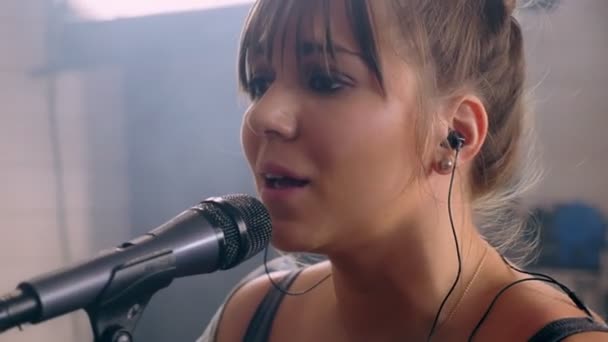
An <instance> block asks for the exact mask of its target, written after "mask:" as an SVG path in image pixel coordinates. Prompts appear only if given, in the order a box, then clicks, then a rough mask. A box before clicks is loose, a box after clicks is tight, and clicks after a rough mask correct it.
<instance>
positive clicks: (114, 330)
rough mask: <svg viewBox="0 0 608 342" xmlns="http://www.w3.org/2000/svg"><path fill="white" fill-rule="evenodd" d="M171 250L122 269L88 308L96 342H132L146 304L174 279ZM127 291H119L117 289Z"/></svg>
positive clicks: (173, 258) (139, 260)
mask: <svg viewBox="0 0 608 342" xmlns="http://www.w3.org/2000/svg"><path fill="white" fill-rule="evenodd" d="M175 271H176V267H175V256H174V254H173V252H172V251H170V250H168V251H164V252H159V253H154V254H151V255H148V256H146V257H143V258H139V259H135V260H132V261H130V262H128V263H126V264H124V265H121V266H119V267H118V268H117V269H116V270H115V271H114V273H113V276H112V278H111V279H110V281H109V282H108V283H107V285H106V287H105V288H104V290H103V291H102V293H101V295H100V296H99V297H98V298H97V299H96V300H95V302H94V303H93V304H92V305H90V306H89V307H87V308H85V311H86V312H87V315H88V316H89V321H90V323H91V327H92V328H93V341H94V342H133V332H134V330H135V327H136V325H137V323H138V322H139V319H140V318H141V316H142V313H143V311H144V309H145V308H146V305H147V304H148V302H149V301H150V299H151V298H152V296H153V295H154V294H155V293H156V292H158V291H159V290H161V289H163V288H165V287H167V286H169V285H170V284H171V282H172V281H173V278H174V277H175ZM117 287H118V288H124V290H122V291H120V292H116V291H115V290H114V289H115V288H117Z"/></svg>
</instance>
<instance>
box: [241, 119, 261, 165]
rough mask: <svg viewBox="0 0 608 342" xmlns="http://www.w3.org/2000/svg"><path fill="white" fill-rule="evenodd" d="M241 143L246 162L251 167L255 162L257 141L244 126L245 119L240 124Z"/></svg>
mask: <svg viewBox="0 0 608 342" xmlns="http://www.w3.org/2000/svg"><path fill="white" fill-rule="evenodd" d="M241 145H242V147H243V152H244V153H245V157H246V158H247V162H248V163H249V165H250V166H251V167H253V166H254V164H255V159H256V156H257V150H258V146H259V143H258V139H257V138H256V136H255V134H254V133H253V132H252V131H251V129H249V128H248V127H247V126H246V124H245V121H243V124H242V126H241Z"/></svg>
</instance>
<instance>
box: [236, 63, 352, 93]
mask: <svg viewBox="0 0 608 342" xmlns="http://www.w3.org/2000/svg"><path fill="white" fill-rule="evenodd" d="M306 78H307V80H306V86H307V88H308V89H310V90H311V91H313V92H315V93H317V94H320V95H333V94H335V93H337V92H339V91H340V90H342V89H344V87H346V86H351V85H352V81H350V80H347V79H350V78H349V77H347V76H345V75H343V74H341V73H338V72H335V71H329V72H327V71H325V70H312V71H311V72H308V73H307V75H306ZM273 81H274V79H273V77H270V76H268V75H263V74H260V75H254V76H253V77H252V78H251V80H250V81H249V82H248V85H247V90H248V92H249V96H250V97H251V98H252V99H254V100H255V99H259V98H261V97H262V96H264V94H265V93H266V91H267V90H268V88H270V85H271V84H272V82H273Z"/></svg>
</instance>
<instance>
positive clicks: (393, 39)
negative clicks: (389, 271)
mask: <svg viewBox="0 0 608 342" xmlns="http://www.w3.org/2000/svg"><path fill="white" fill-rule="evenodd" d="M330 1H335V0H307V1H302V0H258V1H257V2H256V3H255V5H254V6H253V8H252V10H251V12H250V14H249V16H248V18H247V21H246V24H245V28H244V31H243V35H242V40H241V48H240V55H239V80H240V84H241V88H242V89H243V90H245V91H248V90H249V84H250V78H251V75H250V67H249V65H248V61H249V56H250V54H251V53H252V51H255V50H256V49H261V51H264V52H265V53H266V54H267V57H268V58H272V56H273V54H272V51H273V49H274V46H273V45H274V44H275V41H276V39H275V37H276V34H277V33H279V32H282V40H278V41H279V42H281V41H282V42H283V44H282V45H283V46H280V48H281V49H284V48H285V46H284V45H285V44H284V42H285V35H286V33H285V32H286V30H284V26H285V25H286V23H287V22H295V23H296V25H297V29H296V46H299V42H300V41H301V39H300V35H301V34H300V31H301V29H300V27H301V26H302V22H303V21H304V20H306V19H309V18H311V17H313V16H314V15H315V14H318V13H319V12H320V14H321V15H322V18H323V21H322V22H323V25H324V29H325V34H324V41H323V42H322V43H323V45H324V46H325V55H326V58H333V56H334V47H333V41H332V33H331V30H330V20H331V18H330V15H329V6H330ZM370 2H371V1H365V0H345V4H346V11H347V12H348V13H347V17H348V18H350V20H351V22H350V25H351V29H352V32H353V35H354V37H355V39H356V41H357V43H358V45H359V48H360V51H361V55H362V56H363V59H364V60H365V62H366V63H367V65H368V67H369V68H370V70H372V72H374V73H375V75H376V77H377V79H378V81H379V82H380V84H381V85H383V86H384V82H383V72H382V70H381V65H380V63H379V52H378V45H379V43H378V42H379V39H378V34H380V33H379V32H381V31H382V33H383V34H385V35H386V36H383V38H385V39H386V38H388V39H389V41H390V43H391V44H392V45H393V47H394V49H395V51H397V52H398V53H399V54H400V56H401V57H402V58H403V59H404V61H405V62H406V63H407V64H408V65H411V66H412V70H415V71H417V73H418V75H417V79H418V84H417V86H418V90H419V91H418V98H419V103H420V106H421V109H422V111H426V112H427V113H428V110H426V109H428V108H430V106H429V102H432V101H435V100H437V99H447V98H450V97H453V96H455V95H458V94H462V93H466V92H473V93H475V94H476V95H477V96H479V98H480V99H481V100H482V101H483V103H484V106H485V108H486V111H487V113H488V120H489V126H488V135H487V138H486V141H485V142H484V144H483V146H482V148H481V151H480V153H479V154H478V156H476V159H475V161H474V165H473V167H472V172H471V174H470V179H469V180H470V182H469V183H470V185H471V188H470V191H469V192H470V193H471V195H472V199H473V210H474V215H475V220H476V225H477V226H478V227H479V229H480V233H481V234H482V235H483V236H484V237H485V238H486V239H488V240H489V242H490V243H491V244H492V245H493V246H494V247H495V248H497V249H498V250H499V251H500V252H501V253H505V252H507V251H517V252H518V253H516V255H515V257H517V259H520V260H522V258H524V257H526V256H528V255H530V253H529V252H531V251H532V248H533V247H534V246H535V244H536V241H537V239H536V238H535V237H534V236H532V237H531V238H530V236H529V235H528V236H526V234H527V233H526V230H525V227H526V224H525V222H526V221H525V220H524V217H523V216H522V215H521V213H520V212H519V209H520V208H519V206H518V204H519V200H520V198H521V196H522V194H523V193H524V192H525V191H526V190H528V189H529V188H530V185H531V184H532V183H533V181H534V180H535V179H537V178H538V177H536V176H535V175H538V173H536V172H535V168H533V167H531V166H532V165H534V163H532V161H533V158H530V157H531V151H532V150H531V149H530V148H529V146H526V145H527V144H528V143H527V142H529V141H530V139H526V138H531V137H532V135H531V134H527V132H529V131H528V129H530V127H529V126H528V125H527V122H526V119H527V116H528V115H526V106H525V105H524V103H525V101H524V84H525V59H524V48H523V37H522V31H521V27H520V25H519V23H518V21H517V20H516V19H515V17H514V16H513V15H512V14H513V10H514V8H515V1H514V0H450V1H439V0H385V1H384V2H382V3H381V4H383V5H386V6H385V7H384V9H385V12H386V15H388V16H389V17H388V18H382V19H388V20H383V23H384V26H383V27H382V28H379V27H378V25H374V19H377V18H375V15H374V14H375V13H373V9H374V8H372V7H371V6H370V5H369V3H370ZM377 3H380V2H376V0H374V4H377ZM382 29H384V30H382ZM428 114H429V115H419V117H420V118H418V122H417V125H419V126H420V127H418V129H416V131H417V132H418V133H417V134H418V137H417V138H418V139H417V140H418V149H419V154H420V155H421V156H422V155H423V154H424V153H426V151H428V149H429V146H431V145H430V144H431V143H432V142H431V141H430V140H429V139H430V136H431V135H430V134H428V132H429V128H430V127H431V125H432V124H433V122H434V117H433V115H430V114H431V113H428ZM433 146H434V145H433ZM522 237H524V238H526V237H527V240H528V241H522ZM524 240H526V239H524ZM510 255H511V256H513V254H510Z"/></svg>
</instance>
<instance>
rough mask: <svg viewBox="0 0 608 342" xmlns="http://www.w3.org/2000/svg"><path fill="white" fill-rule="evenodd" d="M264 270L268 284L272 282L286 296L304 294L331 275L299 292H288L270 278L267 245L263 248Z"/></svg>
mask: <svg viewBox="0 0 608 342" xmlns="http://www.w3.org/2000/svg"><path fill="white" fill-rule="evenodd" d="M264 272H265V273H266V277H268V281H270V284H272V286H273V287H274V288H275V289H276V290H277V291H279V292H281V293H282V294H284V295H287V296H301V295H305V294H307V293H308V292H310V291H312V290H314V289H315V288H317V287H318V286H319V285H321V284H322V283H323V282H324V281H326V280H327V279H329V278H330V277H331V273H330V274H328V275H326V276H325V277H324V278H322V279H321V280H319V281H318V282H317V283H316V284H314V285H313V286H311V287H309V288H308V289H306V290H304V291H300V292H290V291H288V290H286V289H283V288H281V286H279V284H277V283H276V282H275V281H274V279H272V276H270V270H269V269H268V246H266V248H265V249H264Z"/></svg>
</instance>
